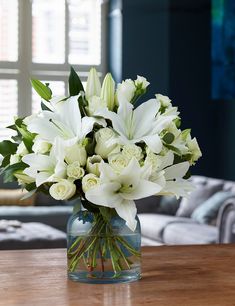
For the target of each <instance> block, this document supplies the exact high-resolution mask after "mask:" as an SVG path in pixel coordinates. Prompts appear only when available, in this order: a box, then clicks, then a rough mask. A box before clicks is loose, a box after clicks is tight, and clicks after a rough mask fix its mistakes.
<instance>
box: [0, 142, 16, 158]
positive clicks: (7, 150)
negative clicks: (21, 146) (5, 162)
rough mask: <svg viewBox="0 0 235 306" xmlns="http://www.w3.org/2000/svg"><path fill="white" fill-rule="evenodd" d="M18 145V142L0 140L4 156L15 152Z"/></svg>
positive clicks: (0, 149)
mask: <svg viewBox="0 0 235 306" xmlns="http://www.w3.org/2000/svg"><path fill="white" fill-rule="evenodd" d="M17 147H18V145H17V143H14V142H11V141H10V140H3V141H2V142H0V154H2V155H3V156H4V157H5V156H6V155H9V154H15V152H16V150H17Z"/></svg>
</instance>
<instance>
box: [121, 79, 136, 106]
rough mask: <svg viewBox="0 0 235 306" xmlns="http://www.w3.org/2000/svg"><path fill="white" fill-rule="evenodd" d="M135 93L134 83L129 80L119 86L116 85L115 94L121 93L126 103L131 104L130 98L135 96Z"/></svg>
mask: <svg viewBox="0 0 235 306" xmlns="http://www.w3.org/2000/svg"><path fill="white" fill-rule="evenodd" d="M135 91H136V87H135V83H134V82H133V81H132V80H131V79H127V80H125V81H122V83H121V84H118V85H117V94H118V93H121V94H122V95H124V97H125V98H126V99H127V101H128V102H131V100H132V98H133V97H134V95H135Z"/></svg>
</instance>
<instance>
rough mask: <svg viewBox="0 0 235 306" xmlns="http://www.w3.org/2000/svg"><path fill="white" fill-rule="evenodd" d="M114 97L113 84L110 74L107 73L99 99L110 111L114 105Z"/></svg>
mask: <svg viewBox="0 0 235 306" xmlns="http://www.w3.org/2000/svg"><path fill="white" fill-rule="evenodd" d="M114 95H115V82H114V80H113V78H112V75H111V73H107V74H106V76H105V78H104V81H103V84H102V88H101V95H100V97H101V99H102V100H104V101H105V103H106V105H107V107H108V109H109V110H110V111H112V110H113V108H114V105H115V102H114Z"/></svg>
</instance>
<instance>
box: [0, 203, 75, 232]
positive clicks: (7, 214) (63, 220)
mask: <svg viewBox="0 0 235 306" xmlns="http://www.w3.org/2000/svg"><path fill="white" fill-rule="evenodd" d="M72 211H73V207H72V206H48V207H47V206H42V207H37V206H33V207H30V206H28V207H19V206H10V207H9V206H0V219H6V220H14V219H16V220H19V221H21V222H41V223H44V224H48V225H51V226H53V227H56V228H58V229H60V230H63V231H65V230H66V224H67V220H68V218H69V216H70V215H71V214H72Z"/></svg>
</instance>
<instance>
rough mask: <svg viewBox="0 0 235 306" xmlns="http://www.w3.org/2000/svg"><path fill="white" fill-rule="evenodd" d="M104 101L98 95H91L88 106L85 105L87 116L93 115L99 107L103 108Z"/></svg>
mask: <svg viewBox="0 0 235 306" xmlns="http://www.w3.org/2000/svg"><path fill="white" fill-rule="evenodd" d="M105 107H106V103H105V101H104V100H102V99H101V98H100V97H97V96H93V97H91V98H90V99H89V101H88V106H87V107H86V111H87V112H88V114H89V116H94V115H95V114H96V112H97V111H99V109H101V108H105Z"/></svg>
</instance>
